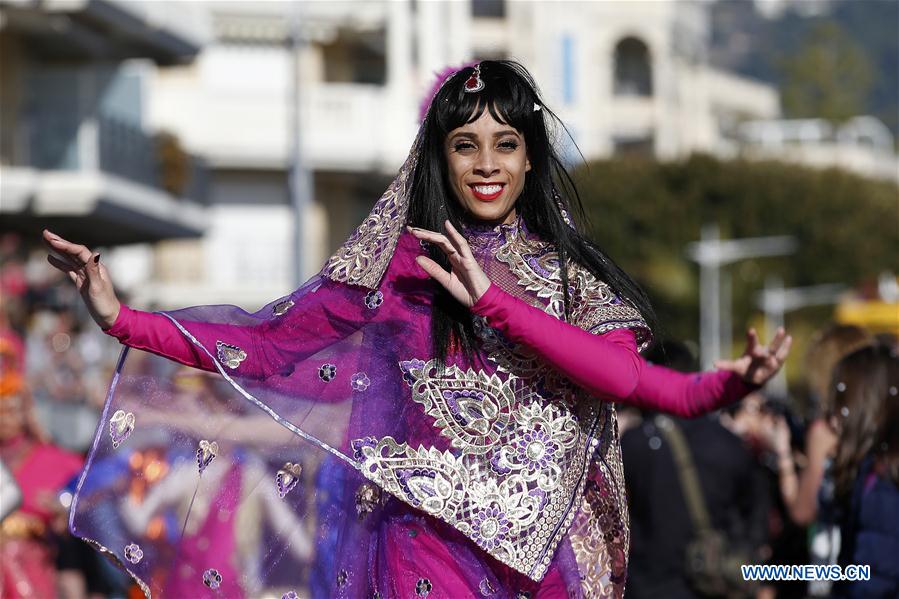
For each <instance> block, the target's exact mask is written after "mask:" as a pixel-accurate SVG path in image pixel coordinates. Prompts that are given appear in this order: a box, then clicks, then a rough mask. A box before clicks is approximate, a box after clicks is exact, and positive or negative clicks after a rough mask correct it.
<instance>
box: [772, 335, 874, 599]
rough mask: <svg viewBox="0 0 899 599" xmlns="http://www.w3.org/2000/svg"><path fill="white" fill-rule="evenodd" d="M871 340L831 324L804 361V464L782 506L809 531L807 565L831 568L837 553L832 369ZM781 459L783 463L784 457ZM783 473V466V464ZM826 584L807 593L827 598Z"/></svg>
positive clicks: (822, 582) (811, 585) (816, 338)
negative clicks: (808, 407)
mask: <svg viewBox="0 0 899 599" xmlns="http://www.w3.org/2000/svg"><path fill="white" fill-rule="evenodd" d="M873 342H874V338H873V337H872V336H871V335H870V333H868V332H867V331H865V330H864V329H863V328H861V327H858V326H855V325H842V324H833V325H830V326H829V327H826V328H824V329H822V330H821V331H819V332H817V333H816V334H815V335H814V337H813V338H812V342H811V344H810V346H809V349H808V351H807V352H806V356H805V366H804V368H805V376H806V380H807V382H808V390H809V399H810V401H811V404H812V406H813V407H814V408H815V415H814V417H813V418H812V419H811V420H810V422H809V424H808V427H807V429H806V430H807V432H806V436H805V452H804V455H805V463H804V464H802V465H801V468H800V469H799V470H798V475H797V480H796V484H795V485H790V484H789V483H788V486H787V487H786V489H785V491H786V494H785V495H784V504H785V505H786V506H787V509H788V513H789V515H790V518H792V520H793V522H794V523H795V524H797V525H799V526H811V530H810V532H809V539H810V544H809V556H810V559H811V563H815V564H835V563H836V559H837V555H838V553H839V550H840V539H839V535H840V530H839V527H838V526H837V514H836V506H835V504H834V496H833V492H834V489H833V479H832V477H831V475H830V472H829V469H830V463H831V461H832V460H833V456H834V453H835V451H836V443H837V435H836V431H835V430H834V428H833V423H831V422H829V421H828V419H827V418H826V416H825V415H826V414H828V413H830V412H832V409H831V407H830V406H829V405H828V401H829V393H828V389H829V386H830V380H831V376H832V374H833V368H834V366H835V365H836V364H837V362H839V361H840V360H841V359H842V358H843V357H844V356H846V355H848V354H850V353H852V352H853V351H855V350H857V349H859V348H861V347H865V346H867V345H871V344H872V343H873ZM784 458H785V460H786V459H788V458H787V456H786V455H785V456H784ZM782 467H783V471H784V472H788V471H789V470H790V469H789V467H788V464H786V463H784V464H782ZM830 586H831V583H830V581H828V580H818V581H812V582H811V583H809V594H810V595H812V596H815V597H826V596H828V595H829V594H830Z"/></svg>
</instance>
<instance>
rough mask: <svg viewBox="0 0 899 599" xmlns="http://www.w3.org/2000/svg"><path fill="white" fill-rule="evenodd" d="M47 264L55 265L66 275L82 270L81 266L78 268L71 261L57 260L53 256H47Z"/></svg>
mask: <svg viewBox="0 0 899 599" xmlns="http://www.w3.org/2000/svg"><path fill="white" fill-rule="evenodd" d="M47 262H49V263H50V264H51V265H53V267H54V268H57V269H59V270H61V271H62V272H64V273H67V274H68V273H74V272H75V271H78V270H81V267H80V266H76V265H75V264H74V263H72V261H71V260H64V259H62V258H57V257H56V256H54V255H53V254H48V255H47Z"/></svg>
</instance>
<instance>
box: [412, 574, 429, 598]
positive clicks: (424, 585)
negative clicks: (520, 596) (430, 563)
mask: <svg viewBox="0 0 899 599" xmlns="http://www.w3.org/2000/svg"><path fill="white" fill-rule="evenodd" d="M432 588H433V587H432V586H431V581H430V580H428V579H427V578H419V579H418V582H416V583H415V594H416V595H418V596H419V597H427V596H428V595H429V594H430V593H431V589H432Z"/></svg>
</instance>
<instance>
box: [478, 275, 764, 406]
mask: <svg viewBox="0 0 899 599" xmlns="http://www.w3.org/2000/svg"><path fill="white" fill-rule="evenodd" d="M471 309H472V312H474V313H475V314H477V315H480V316H484V317H485V318H487V322H488V324H489V325H490V326H492V327H494V328H496V329H498V330H500V331H501V332H502V333H503V334H504V335H505V336H506V337H507V338H508V339H509V340H511V341H513V342H515V343H520V344H523V345H525V346H526V347H529V348H530V349H532V350H533V351H535V352H536V353H537V354H538V355H540V357H542V358H543V359H544V360H546V361H547V362H548V363H549V364H551V365H552V366H554V367H555V368H558V369H559V371H560V372H562V373H563V374H564V375H565V376H567V377H568V378H569V379H571V381H572V382H574V383H575V384H577V385H579V386H580V387H582V388H583V389H585V390H587V391H588V392H589V393H590V394H591V395H595V396H599V397H604V398H608V399H610V400H612V401H618V402H623V403H628V404H631V405H634V406H637V407H640V408H645V409H651V410H659V411H664V412H668V413H671V414H675V415H677V416H683V417H694V416H698V415H700V414H704V413H706V412H709V411H711V410H715V409H717V408H719V407H721V406H724V405H727V404H729V403H732V402H734V401H736V400H738V399H740V398H742V397H743V396H744V395H746V394H747V393H749V392H751V391H752V390H753V389H754V388H755V387H754V386H752V385H749V384H747V383H745V382H744V381H743V379H742V378H741V377H740V376H739V375H737V374H736V373H733V372H728V371H723V370H721V371H713V372H706V373H692V374H683V373H679V372H675V371H673V370H670V369H668V368H664V367H661V366H653V365H651V364H649V363H647V362H646V361H645V360H644V359H643V358H642V357H641V356H640V354H639V353H638V352H637V343H636V338H635V337H634V333H633V332H632V331H630V330H629V329H617V330H614V331H611V332H609V333H606V334H604V335H594V334H592V333H589V332H587V331H584V330H583V329H580V328H578V327H576V326H574V325H571V324H568V323H566V322H562V321H561V320H559V319H557V318H555V317H553V316H551V315H550V314H547V313H546V312H544V311H543V310H540V309H539V308H535V307H533V306H530V305H528V304H526V303H525V302H523V301H521V300H520V299H518V298H516V297H513V296H511V295H509V294H508V293H506V292H505V291H503V290H502V289H500V288H499V287H497V286H496V285H491V286H490V287H489V288H488V290H487V292H486V293H484V295H483V296H481V298H480V299H479V300H478V301H477V302H476V303H475V305H474V306H472V308H471Z"/></svg>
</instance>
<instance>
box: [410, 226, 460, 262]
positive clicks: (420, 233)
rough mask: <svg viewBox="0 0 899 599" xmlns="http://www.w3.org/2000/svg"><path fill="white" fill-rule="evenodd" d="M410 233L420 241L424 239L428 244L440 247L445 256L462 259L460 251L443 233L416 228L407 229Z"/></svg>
mask: <svg viewBox="0 0 899 599" xmlns="http://www.w3.org/2000/svg"><path fill="white" fill-rule="evenodd" d="M407 229H409V232H410V233H412V234H413V235H415V237H417V238H418V239H424V240H425V241H427V242H428V243H433V244H434V245H436V246H437V247H439V248H440V249H441V250H442V251H443V253H444V254H446V255H447V256H448V257H450V258H452V257H453V256H456V255H458V256H459V257H461V254H460V253H459V250H457V249H456V247H455V246H454V245H453V244H452V243H450V240H449V239H447V238H446V235H443V234H442V233H435V232H434V231H428V230H426V229H418V228H415V227H407Z"/></svg>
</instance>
